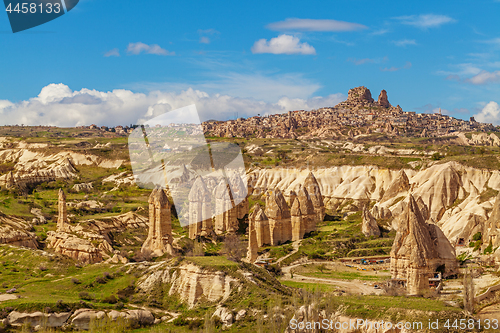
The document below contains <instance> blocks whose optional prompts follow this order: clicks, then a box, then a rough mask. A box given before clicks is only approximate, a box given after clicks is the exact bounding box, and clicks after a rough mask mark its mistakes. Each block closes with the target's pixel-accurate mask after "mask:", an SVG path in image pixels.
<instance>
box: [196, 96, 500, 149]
mask: <svg viewBox="0 0 500 333" xmlns="http://www.w3.org/2000/svg"><path fill="white" fill-rule="evenodd" d="M203 129H204V132H205V135H206V136H213V137H226V138H233V137H238V138H274V139H276V138H289V139H293V138H299V139H314V138H322V139H345V138H349V137H351V138H352V137H354V136H358V135H371V134H373V133H383V134H386V135H389V136H418V137H441V136H449V135H456V134H458V133H460V132H461V131H462V132H464V131H465V132H469V131H482V132H486V131H498V129H497V128H496V127H494V126H493V125H491V124H482V123H478V122H476V121H475V120H474V119H473V118H471V119H470V121H466V120H461V119H456V118H453V117H449V116H446V115H442V114H441V112H439V113H438V114H417V113H415V112H404V111H403V110H402V108H401V107H400V106H399V105H398V106H396V107H393V106H392V105H391V104H390V103H389V99H388V97H387V92H386V91H385V90H382V91H381V93H380V95H379V97H378V100H377V101H375V100H374V99H373V98H372V95H371V92H370V90H369V89H368V88H366V87H356V88H353V89H350V90H349V93H348V97H347V100H346V101H344V102H341V103H339V104H337V105H336V106H330V107H324V108H320V109H317V110H312V111H304V110H297V111H289V112H288V113H287V114H274V115H266V116H263V117H261V116H260V115H259V116H257V117H251V118H248V119H244V118H239V119H237V120H229V121H210V122H206V123H204V124H203Z"/></svg>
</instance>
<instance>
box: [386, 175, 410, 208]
mask: <svg viewBox="0 0 500 333" xmlns="http://www.w3.org/2000/svg"><path fill="white" fill-rule="evenodd" d="M409 189H410V181H409V180H408V176H407V175H406V173H405V171H404V170H400V171H399V173H398V175H397V176H396V178H395V179H394V181H393V182H392V183H391V185H390V186H389V188H388V189H387V190H386V191H385V193H384V196H383V197H382V200H380V201H381V202H384V201H387V200H390V199H395V198H397V196H398V194H400V193H404V192H406V191H408V190H409Z"/></svg>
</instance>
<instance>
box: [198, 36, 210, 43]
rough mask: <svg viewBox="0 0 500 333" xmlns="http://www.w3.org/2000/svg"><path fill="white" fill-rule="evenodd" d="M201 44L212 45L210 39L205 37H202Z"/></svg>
mask: <svg viewBox="0 0 500 333" xmlns="http://www.w3.org/2000/svg"><path fill="white" fill-rule="evenodd" d="M200 43H201V44H210V38H208V37H205V36H201V37H200Z"/></svg>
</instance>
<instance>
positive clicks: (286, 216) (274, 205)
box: [265, 189, 292, 245]
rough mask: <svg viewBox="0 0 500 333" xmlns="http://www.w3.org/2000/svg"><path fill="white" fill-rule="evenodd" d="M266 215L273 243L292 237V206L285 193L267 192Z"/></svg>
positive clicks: (277, 190)
mask: <svg viewBox="0 0 500 333" xmlns="http://www.w3.org/2000/svg"><path fill="white" fill-rule="evenodd" d="M265 213H266V216H267V218H268V219H269V235H270V241H271V245H279V244H282V243H284V242H286V241H287V240H291V239H292V223H291V216H290V208H289V207H288V204H287V203H286V200H285V197H284V196H283V193H282V192H281V191H280V190H279V189H276V190H269V191H267V193H266V210H265Z"/></svg>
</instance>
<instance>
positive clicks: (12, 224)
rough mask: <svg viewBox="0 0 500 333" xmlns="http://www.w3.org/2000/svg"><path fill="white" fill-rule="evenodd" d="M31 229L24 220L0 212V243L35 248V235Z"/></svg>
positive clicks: (36, 244)
mask: <svg viewBox="0 0 500 333" xmlns="http://www.w3.org/2000/svg"><path fill="white" fill-rule="evenodd" d="M31 230H32V227H31V226H30V225H29V224H28V223H27V222H26V221H25V220H23V219H20V218H17V217H14V216H7V215H5V214H3V213H1V212H0V244H9V245H13V246H22V247H28V248H31V249H37V248H38V242H37V239H36V235H35V234H34V233H33V232H31Z"/></svg>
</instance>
